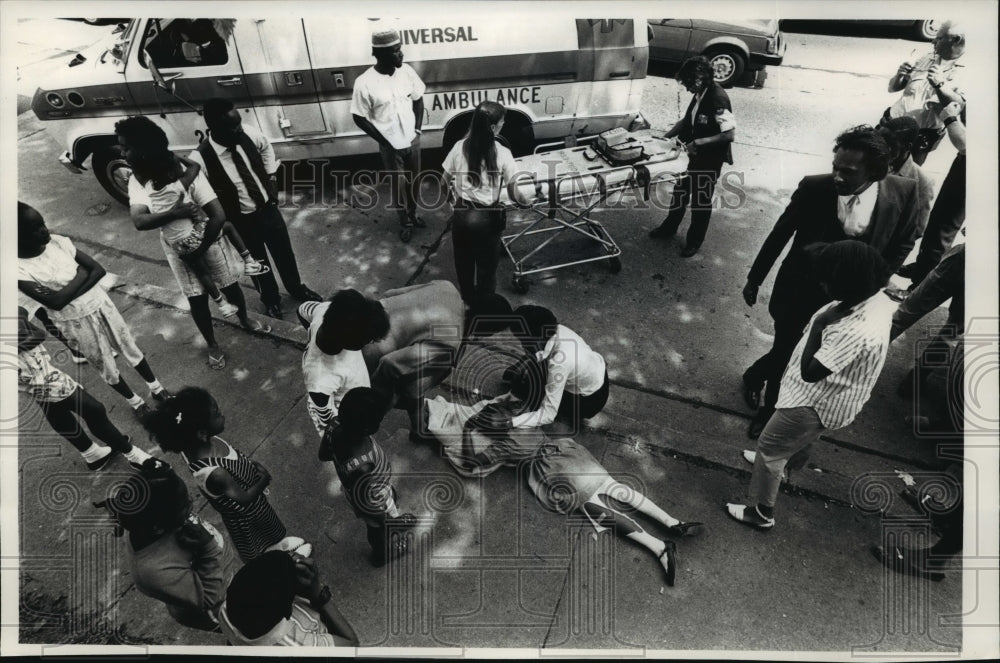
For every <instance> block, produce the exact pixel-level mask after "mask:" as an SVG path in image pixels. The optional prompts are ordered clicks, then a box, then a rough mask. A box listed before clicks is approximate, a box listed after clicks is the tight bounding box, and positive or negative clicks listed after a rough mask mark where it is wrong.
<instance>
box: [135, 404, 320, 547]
mask: <svg viewBox="0 0 1000 663" xmlns="http://www.w3.org/2000/svg"><path fill="white" fill-rule="evenodd" d="M142 423H143V426H145V428H146V430H147V431H148V432H149V434H150V437H152V439H153V440H154V441H155V442H156V443H157V444H159V445H160V448H161V449H163V450H164V451H169V452H173V453H179V454H180V455H181V458H183V459H184V462H185V463H187V466H188V469H189V470H191V473H192V474H193V475H194V479H195V482H196V483H197V484H198V487H199V488H200V489H201V492H202V494H203V495H205V498H206V499H208V501H209V503H210V504H211V505H212V506H213V507H215V510H216V511H218V512H219V515H220V516H222V522H223V523H225V525H226V529H227V530H228V531H229V535H230V537H232V539H233V545H234V546H235V547H236V552H237V553H239V556H240V559H242V560H243V561H244V562H247V561H250V560H252V559H255V558H256V557H258V556H259V555H261V554H262V553H263V552H264V551H266V550H275V549H278V550H287V551H290V550H297V551H299V552H300V554H302V555H305V556H308V555H309V553H310V552H311V551H312V546H311V545H310V544H308V543H306V542H305V541H304V540H303V539H300V538H298V537H294V536H286V532H285V525H284V523H282V522H281V519H280V518H278V514H277V513H275V511H274V509H273V508H272V507H271V504H270V503H269V502H268V500H267V492H266V491H267V486H268V484H269V483H271V474H270V473H269V472H268V471H267V468H265V467H264V466H263V465H261V464H260V463H258V462H257V461H255V460H251V459H250V458H247V457H246V456H244V455H243V454H242V453H240V452H239V451H237V450H236V449H234V448H233V447H232V446H230V444H229V443H228V442H226V441H225V440H223V439H222V438H220V437H217V436H218V435H219V434H220V433H222V431H223V430H224V429H225V426H226V418H225V417H224V416H223V414H222V412H221V411H220V410H219V404H218V403H217V402H216V401H215V399H214V398H212V395H211V394H210V393H208V392H207V391H205V390H204V389H201V388H199V387H185V388H184V389H181V390H180V391H179V392H177V394H175V395H174V396H172V397H171V398H168V399H167V400H166V401H164V402H163V403H161V404H160V405H159V406H158V407H157V408H156V409H155V410H153V411H152V412H150V414H149V415H147V416H146V417H144V418H143V421H142Z"/></svg>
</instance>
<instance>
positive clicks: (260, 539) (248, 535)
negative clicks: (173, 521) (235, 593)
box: [182, 438, 285, 563]
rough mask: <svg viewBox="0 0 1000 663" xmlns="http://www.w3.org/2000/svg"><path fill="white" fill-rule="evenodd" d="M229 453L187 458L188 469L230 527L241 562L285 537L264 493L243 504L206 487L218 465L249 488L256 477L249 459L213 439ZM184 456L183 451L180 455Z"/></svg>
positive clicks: (246, 560) (283, 527)
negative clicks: (212, 491) (209, 477)
mask: <svg viewBox="0 0 1000 663" xmlns="http://www.w3.org/2000/svg"><path fill="white" fill-rule="evenodd" d="M216 439H218V440H219V441H220V442H222V443H223V444H224V445H226V449H228V452H227V453H226V455H225V456H209V457H208V458H199V459H197V460H193V461H191V460H188V459H187V457H186V456H184V460H185V462H187V464H188V469H189V470H191V472H192V473H193V474H194V478H195V482H196V483H197V484H198V487H199V488H200V489H201V492H202V493H203V494H204V495H205V497H206V498H207V499H208V501H209V502H210V503H211V504H212V506H213V507H215V510H216V511H218V512H219V515H220V516H222V522H223V523H225V525H226V529H227V530H229V536H230V537H231V538H232V540H233V545H234V546H235V547H236V552H237V553H239V555H240V559H241V560H243V562H244V563H246V562H249V561H250V560H252V559H255V558H257V557H259V556H260V555H261V553H263V552H265V551H266V550H267V549H268V548H270V547H271V546H273V545H274V544H276V543H278V542H279V541H281V540H282V539H284V538H285V525H284V524H283V523H282V522H281V519H280V518H278V514H277V513H275V512H274V509H273V508H271V504H270V503H269V502H268V501H267V497H266V496H265V495H263V494H261V495H259V496H258V497H257V499H255V500H254V501H253V502H251V503H250V504H247V505H242V504H240V503H239V502H237V501H236V500H234V499H232V498H231V497H226V496H225V495H213V494H212V493H211V492H210V491H209V489H208V485H207V482H208V476H209V475H210V474H211V473H212V472H213V471H214V470H215V468H217V467H221V468H222V469H224V470H226V471H227V472H229V473H230V474H231V475H233V478H234V479H236V482H237V483H238V484H239V485H240V487H241V488H243V489H244V490H246V489H247V488H249V487H250V486H251V485H252V484H253V482H254V479H255V478H256V477H257V468H255V467H254V465H253V463H252V462H251V461H250V459H249V458H247V457H246V456H244V455H243V454H241V453H240V452H238V451H236V449H233V448H232V447H231V446H229V443H228V442H226V441H225V440H223V439H222V438H216ZM182 455H183V454H182Z"/></svg>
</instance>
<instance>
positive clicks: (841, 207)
mask: <svg viewBox="0 0 1000 663" xmlns="http://www.w3.org/2000/svg"><path fill="white" fill-rule="evenodd" d="M878 187H879V185H878V182H875V183H874V184H872V185H871V186H870V187H868V188H867V189H865V190H864V191H862V192H861V193H859V194H852V195H850V196H837V218H838V219H840V224H841V225H842V226H843V227H844V232H845V233H847V235H848V236H849V237H859V236H861V235H863V234H864V233H865V231H866V230H868V225H869V224H870V223H871V222H872V213H873V212H874V211H875V203H876V202H877V201H878Z"/></svg>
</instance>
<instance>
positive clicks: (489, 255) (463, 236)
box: [451, 199, 505, 302]
mask: <svg viewBox="0 0 1000 663" xmlns="http://www.w3.org/2000/svg"><path fill="white" fill-rule="evenodd" d="M504 225H505V215H504V211H503V209H501V208H498V207H486V206H478V205H474V204H472V203H468V202H466V201H463V200H461V199H460V200H459V201H458V202H456V203H455V214H454V215H453V216H452V217H451V245H452V247H453V249H454V252H455V272H456V274H457V276H458V290H459V292H460V293H462V299H463V300H464V301H465V302H471V301H472V300H473V299H474V298H475V297H476V296H478V295H492V294H493V293H495V292H496V290H497V266H498V265H499V264H500V252H501V250H502V248H503V246H502V244H501V239H500V236H501V234H502V233H503V230H504Z"/></svg>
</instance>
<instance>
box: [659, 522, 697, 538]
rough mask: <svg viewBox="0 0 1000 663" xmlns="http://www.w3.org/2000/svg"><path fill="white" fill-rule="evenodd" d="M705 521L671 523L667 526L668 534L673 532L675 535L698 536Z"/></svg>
mask: <svg viewBox="0 0 1000 663" xmlns="http://www.w3.org/2000/svg"><path fill="white" fill-rule="evenodd" d="M703 525H704V523H699V522H690V523H684V522H681V523H677V524H676V525H671V526H670V527H668V528H667V533H668V534H673V535H674V536H698V535H699V534H701V529H702V526H703Z"/></svg>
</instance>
